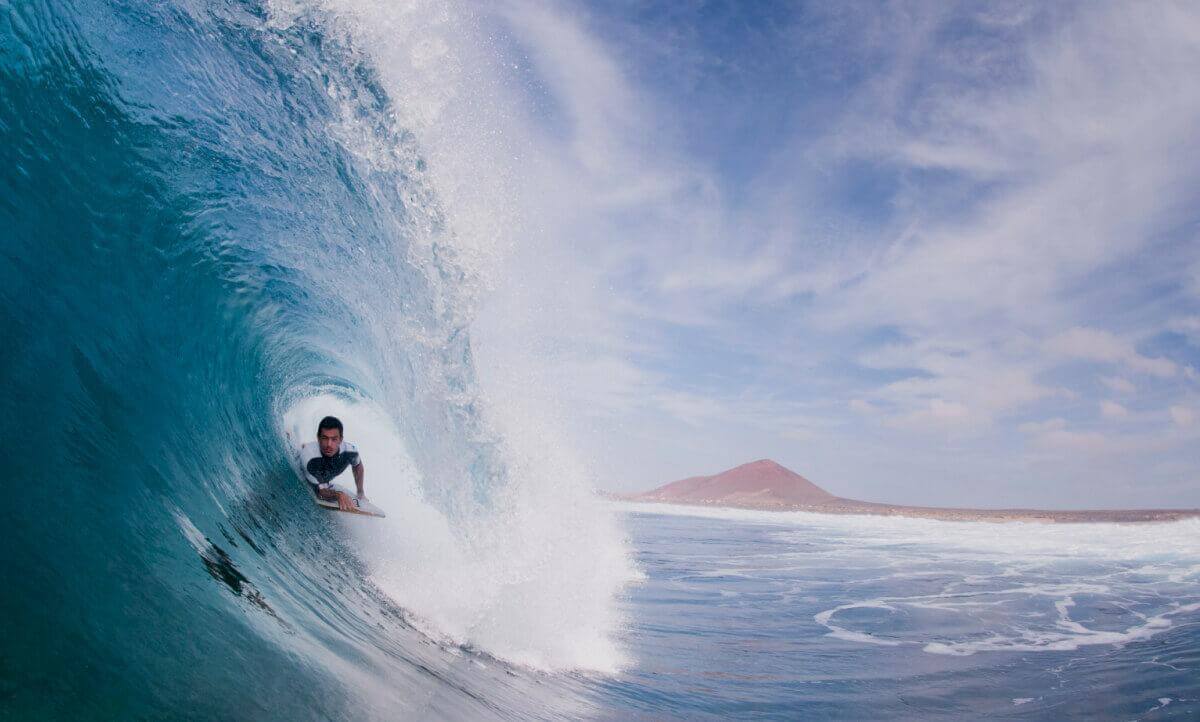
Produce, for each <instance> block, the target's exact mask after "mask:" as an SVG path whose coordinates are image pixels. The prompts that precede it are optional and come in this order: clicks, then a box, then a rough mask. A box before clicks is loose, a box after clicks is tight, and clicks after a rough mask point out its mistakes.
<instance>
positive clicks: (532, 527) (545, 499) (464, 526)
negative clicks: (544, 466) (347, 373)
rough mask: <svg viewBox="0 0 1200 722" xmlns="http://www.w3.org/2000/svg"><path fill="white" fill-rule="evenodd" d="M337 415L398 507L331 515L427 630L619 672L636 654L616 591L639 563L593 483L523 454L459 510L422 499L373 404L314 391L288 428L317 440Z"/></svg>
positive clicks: (521, 655)
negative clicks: (478, 502) (320, 424)
mask: <svg viewBox="0 0 1200 722" xmlns="http://www.w3.org/2000/svg"><path fill="white" fill-rule="evenodd" d="M327 414H332V415H335V416H337V417H339V418H340V419H341V420H342V422H343V423H344V424H345V427H346V439H347V440H349V441H353V442H354V443H355V444H357V445H358V448H359V450H360V452H361V453H362V456H363V463H364V465H365V468H366V484H365V491H366V494H367V496H368V497H369V498H370V499H371V500H372V501H373V502H374V503H376V504H378V505H379V506H381V507H382V508H383V509H384V510H385V511H386V512H387V514H388V517H387V518H386V519H360V518H357V517H354V516H352V515H349V514H340V515H329V517H330V518H328V523H330V524H340V525H342V526H343V527H344V528H345V529H346V531H347V532H348V533H349V534H350V535H351V539H352V542H353V544H354V545H355V546H357V550H358V553H359V555H360V557H361V558H362V560H363V561H364V562H365V563H366V564H367V567H368V569H369V570H370V573H371V580H372V581H373V582H374V583H375V584H376V585H377V586H378V587H379V588H380V589H382V590H383V591H384V592H385V593H387V594H388V595H389V596H390V597H391V598H393V599H394V600H395V601H396V602H397V603H398V604H399V605H400V606H402V607H404V608H405V609H407V610H408V611H409V612H411V613H412V614H413V615H414V616H415V620H416V621H417V622H418V623H419V624H421V625H422V626H423V627H424V628H425V631H426V632H428V633H430V634H432V635H434V636H439V637H444V638H447V639H449V640H452V641H453V642H455V643H456V644H462V645H469V646H472V647H475V648H479V649H482V650H484V651H486V652H488V653H490V654H493V655H495V656H497V657H500V658H503V659H506V660H508V661H511V662H516V663H518V664H523V665H527V666H531V667H535V668H539V669H587V670H597V671H602V672H614V671H616V670H618V669H619V668H620V667H621V666H622V665H623V664H625V663H626V661H627V660H626V656H625V654H624V652H623V651H622V650H621V649H620V648H619V647H618V645H617V643H616V642H615V635H616V633H617V631H618V630H619V629H620V628H622V626H623V624H624V620H623V618H622V617H621V615H620V612H619V609H618V606H617V604H616V603H615V601H616V600H615V594H616V592H617V591H619V590H620V589H621V588H622V587H623V586H624V585H625V584H627V583H628V582H630V581H632V579H633V578H634V574H635V572H634V570H633V568H632V567H631V565H630V564H629V561H628V558H627V556H626V554H625V548H624V546H623V545H622V544H621V543H620V536H619V529H618V527H617V526H616V524H615V522H614V521H613V519H612V516H611V514H610V513H609V512H608V510H606V509H605V508H603V506H602V505H601V504H599V503H598V502H597V501H596V500H595V499H593V498H592V496H591V495H590V493H588V492H587V490H586V489H576V488H573V487H571V486H569V485H565V484H557V483H549V484H546V483H538V481H539V479H538V477H536V476H533V475H534V474H536V473H537V472H536V470H534V471H529V469H530V467H529V466H522V465H520V464H515V465H514V467H513V469H514V470H513V472H512V473H513V478H512V479H511V480H510V483H509V484H508V485H507V486H506V487H505V489H504V493H503V494H501V495H500V496H499V497H498V498H497V499H496V502H497V503H496V506H495V508H494V509H493V510H492V511H491V512H489V513H486V514H480V515H478V516H472V517H468V518H462V519H450V518H447V517H446V516H445V515H444V514H443V513H442V512H440V511H439V510H438V509H437V508H435V507H434V506H432V505H430V504H428V503H426V502H425V501H424V500H423V498H422V492H421V488H422V487H421V483H420V481H421V480H420V477H419V472H418V471H417V469H416V466H415V465H414V464H413V462H412V460H411V458H410V457H409V455H408V454H407V453H406V451H405V448H404V445H403V443H402V442H401V440H400V436H399V432H398V431H397V429H396V428H395V426H394V425H393V424H392V422H391V421H390V420H389V419H388V418H387V416H386V415H385V414H383V413H382V412H380V411H379V410H378V409H377V408H375V407H373V406H372V405H371V404H367V403H355V402H351V401H346V400H344V399H340V398H336V397H331V396H323V397H317V398H310V399H307V400H304V401H302V402H300V403H299V404H297V406H296V407H294V408H293V409H292V410H291V411H289V412H288V413H287V414H286V416H285V419H284V427H285V429H286V430H287V431H289V432H290V433H291V434H292V436H293V437H295V438H300V439H303V438H306V437H310V436H311V437H314V438H315V430H316V424H317V421H318V420H319V419H320V418H321V417H322V416H325V415H327ZM524 473H528V474H530V475H529V476H525V475H523V474H524ZM347 474H348V472H347ZM541 481H543V482H544V481H546V480H545V478H544V477H543V478H542V479H541ZM551 481H554V480H551ZM446 483H450V480H447V481H446ZM347 485H350V486H352V484H347ZM296 493H297V494H300V493H303V490H302V489H301V487H300V486H299V482H297V486H296Z"/></svg>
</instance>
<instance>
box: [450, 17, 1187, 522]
mask: <svg viewBox="0 0 1200 722" xmlns="http://www.w3.org/2000/svg"><path fill="white" fill-rule="evenodd" d="M479 12H480V13H481V14H480V15H479V17H478V18H477V21H478V23H479V27H481V28H482V29H483V34H484V36H486V38H487V41H486V43H485V44H486V48H485V49H484V50H483V51H481V52H486V53H487V54H489V55H490V56H492V57H500V58H502V59H503V60H502V61H500V62H498V63H497V67H500V68H501V69H502V70H503V73H504V78H503V84H504V101H503V102H501V103H500V105H501V106H503V107H504V108H505V110H504V112H503V115H504V116H505V121H504V127H503V129H502V131H503V132H500V133H499V136H501V137H500V139H499V140H497V141H496V142H497V144H498V145H499V146H502V147H503V148H504V152H505V153H508V152H509V151H510V150H511V151H512V152H511V157H512V158H513V159H514V160H513V163H514V166H513V168H510V169H509V171H508V172H507V173H506V174H504V178H503V183H504V184H505V185H506V186H508V187H511V188H510V190H511V197H512V198H513V200H512V204H513V205H514V206H515V207H517V209H516V210H515V211H514V212H513V216H514V217H520V218H521V219H522V220H521V223H520V228H521V233H520V234H519V237H517V238H515V239H514V240H513V241H512V242H511V246H512V247H511V248H510V249H509V251H508V255H507V256H506V258H507V260H505V261H504V262H503V271H502V272H497V273H496V274H494V277H492V278H491V279H490V280H489V284H490V288H491V290H490V292H489V294H488V295H487V297H486V298H485V299H484V300H483V301H482V302H481V304H480V310H479V315H478V319H477V320H476V322H475V328H474V329H473V333H474V339H475V349H476V355H477V362H478V366H479V371H480V376H481V379H482V380H483V383H484V386H485V388H488V389H489V390H490V393H492V394H493V396H494V397H495V398H497V399H507V400H508V401H512V400H513V399H516V398H520V399H521V400H522V401H524V402H528V403H529V404H530V406H529V408H533V405H535V402H536V405H537V407H538V409H539V410H538V411H537V413H540V414H543V415H546V416H548V417H551V418H553V420H554V423H553V426H554V429H555V433H556V434H559V435H560V436H561V437H562V438H564V439H566V440H567V442H568V443H570V444H571V445H572V446H573V448H575V449H576V450H577V452H578V454H579V455H580V456H581V457H582V458H583V459H585V460H586V462H587V464H588V466H589V468H590V469H591V470H592V473H593V475H594V478H595V483H596V485H597V486H599V487H601V488H604V489H609V490H616V491H629V490H640V489H647V488H650V487H653V486H657V485H659V484H663V483H666V482H669V481H672V480H676V479H680V478H684V477H687V476H692V475H697V474H712V473H716V472H718V471H721V470H723V469H727V468H730V467H733V466H735V465H738V464H740V463H744V462H748V461H753V460H756V459H760V458H772V459H775V460H776V461H778V462H780V463H781V464H783V465H785V466H787V467H789V468H791V469H793V470H795V471H797V472H799V473H801V474H803V475H804V476H806V477H807V478H809V479H810V480H812V481H813V482H815V483H817V484H818V485H820V486H822V487H824V488H826V489H828V490H829V491H831V492H833V493H835V494H839V495H842V496H847V497H851V498H859V499H867V500H873V501H885V502H897V503H912V504H932V505H976V506H993V507H996V506H1042V507H1051V508H1066V507H1090V508H1099V507H1125V506H1143V507H1145V506H1164V507H1180V506H1200V376H1198V370H1200V182H1198V181H1200V83H1196V82H1195V75H1196V72H1197V68H1200V6H1197V5H1196V4H1194V3H1187V2H1180V3H1171V2H1157V3H1132V2H1130V3H1109V2H1103V3H1097V2H1085V3H1068V2H1064V3H1052V4H1048V3H1038V2H995V3H977V2H970V3H961V4H960V3H954V2H942V1H938V2H892V3H884V2H881V3H811V4H806V3H772V2H754V3H744V2H683V1H680V2H635V1H634V0H608V1H606V2H591V3H579V2H569V1H568V2H560V3H541V2H521V1H519V0H507V1H506V2H502V3H497V4H495V5H494V6H489V9H487V10H480V11H479ZM485 170H486V169H485Z"/></svg>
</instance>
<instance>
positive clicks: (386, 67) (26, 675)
mask: <svg viewBox="0 0 1200 722" xmlns="http://www.w3.org/2000/svg"><path fill="white" fill-rule="evenodd" d="M502 45H503V43H502V42H500V41H498V40H496V39H495V38H493V37H492V36H490V35H488V34H487V32H485V29H483V28H482V27H481V26H480V25H479V24H478V18H477V17H476V13H475V12H474V9H473V6H472V5H470V4H463V5H459V4H455V3H449V2H421V1H419V0H412V1H411V2H406V3H394V2H383V1H381V2H369V1H368V0H326V1H316V0H314V1H312V2H302V1H299V0H276V1H270V2H254V1H248V0H247V1H243V0H227V1H223V2H211V1H204V2H201V1H199V0H178V1H177V2H166V3H164V2H143V1H139V0H131V1H126V0H122V1H121V2H116V1H115V0H21V1H20V2H13V1H10V0H0V101H2V102H0V140H2V141H3V142H0V328H2V329H3V331H2V333H3V343H4V347H3V353H0V378H2V379H3V381H4V383H3V385H2V386H0V419H3V420H4V428H5V431H6V434H5V441H6V445H7V448H6V451H7V458H8V459H9V462H10V467H9V468H10V469H11V471H10V473H11V474H12V475H13V476H14V478H13V483H12V484H11V485H10V497H9V503H7V504H5V505H3V507H2V508H0V532H2V534H3V538H4V540H5V546H4V554H3V562H2V564H3V567H2V568H3V578H2V581H3V585H2V587H0V616H2V618H3V619H4V625H3V632H2V635H0V719H5V720H8V719H13V720H24V719H38V720H40V719H106V720H107V719H205V720H208V719H239V720H274V719H287V720H329V719H338V720H340V719H347V720H358V719H365V720H375V719H378V720H391V719H497V718H498V719H578V718H588V717H598V718H608V719H624V718H639V717H640V718H649V719H662V718H667V719H670V718H694V717H723V716H756V715H757V716H763V717H773V718H795V717H801V716H806V715H807V716H825V717H841V718H852V719H861V718H886V717H892V718H925V717H930V716H936V715H938V714H945V715H947V716H957V717H962V716H978V715H981V714H984V713H988V714H991V713H994V714H996V715H997V716H1003V715H1015V716H1030V717H1041V718H1058V717H1062V716H1067V715H1076V716H1086V715H1098V716H1113V717H1121V718H1126V717H1129V718H1132V717H1138V716H1145V717H1147V718H1153V717H1156V716H1157V717H1170V716H1181V717H1188V716H1195V715H1196V714H1197V707H1196V704H1197V703H1196V701H1195V698H1196V697H1198V696H1200V693H1198V692H1197V689H1196V682H1195V680H1196V678H1197V674H1196V669H1197V649H1198V646H1200V645H1198V644H1197V631H1196V630H1197V626H1196V623H1197V608H1196V604H1197V603H1200V597H1198V596H1197V594H1198V592H1197V590H1198V587H1200V579H1198V577H1197V565H1200V552H1198V550H1197V546H1198V541H1197V538H1198V537H1200V533H1198V529H1197V527H1196V525H1195V524H1194V523H1181V524H1176V525H1169V526H1156V527H1137V528H1133V527H1119V528H1118V527H1106V528H1090V527H1079V528H1071V529H1066V528H1063V529H1059V528H1048V527H1039V528H1027V527H1021V526H1016V525H1014V526H1006V527H997V526H991V525H940V524H939V523H936V522H911V523H909V522H902V521H897V520H883V519H873V520H855V519H852V518H848V517H847V518H832V519H829V518H820V517H794V516H789V515H778V516H770V517H760V516H755V515H752V514H751V515H745V514H725V515H722V514H709V515H707V516H704V515H700V516H697V513H698V512H696V511H694V510H689V511H687V512H686V513H682V514H681V513H668V511H669V510H667V509H665V508H658V507H656V508H653V509H651V508H630V507H625V506H619V505H618V506H614V505H612V504H609V503H607V502H604V501H602V500H600V499H598V498H597V497H596V496H595V495H594V494H593V493H592V491H591V489H592V487H593V486H594V484H595V482H596V480H595V479H594V478H593V477H592V476H591V475H590V472H589V471H588V468H589V467H588V466H587V465H586V464H582V463H579V462H578V461H577V460H575V459H574V457H573V456H572V455H571V453H570V451H569V449H568V448H566V446H564V445H562V444H559V443H556V442H555V437H554V434H553V429H552V428H548V426H552V425H547V424H540V425H539V423H538V422H536V421H533V420H530V419H529V418H528V415H527V414H525V413H524V412H523V410H522V411H521V412H514V411H513V407H512V406H510V405H509V404H507V403H506V402H505V400H504V399H503V398H499V397H491V396H489V395H488V394H486V393H484V392H483V391H482V390H481V384H480V383H479V382H478V380H477V369H476V361H475V351H474V348H473V345H472V337H471V330H472V322H473V321H474V320H475V319H476V318H477V316H478V314H479V308H480V305H481V304H483V303H486V299H487V297H488V289H489V288H491V287H493V286H494V285H495V284H496V283H497V280H498V279H497V278H496V274H498V273H503V269H504V268H505V265H504V263H503V260H504V258H505V254H506V253H507V252H508V251H509V249H511V248H512V247H513V246H514V245H515V244H519V243H520V242H521V233H522V227H523V226H522V222H523V221H522V212H521V208H522V200H521V198H520V197H519V196H520V193H519V191H517V190H514V189H517V188H519V187H520V183H519V182H518V181H519V176H520V173H521V172H522V168H521V166H520V163H519V162H515V163H514V161H513V160H512V159H513V158H514V157H516V158H520V153H519V152H517V151H519V150H520V147H519V146H520V142H519V135H517V134H514V133H513V132H512V128H511V127H509V126H508V125H506V123H509V122H511V120H512V118H514V117H517V115H518V113H517V111H518V110H519V108H518V109H514V108H513V107H512V98H513V97H517V96H513V95H511V94H508V93H506V92H504V87H503V86H502V85H501V84H497V82H496V81H495V77H497V76H495V74H494V73H493V72H492V71H494V70H495V69H496V66H497V63H498V62H500V61H499V60H497V58H502V57H504V52H505V51H506V49H505V48H504V47H501V46H502ZM327 413H334V414H337V415H339V416H340V417H341V418H342V419H343V421H344V422H345V423H346V429H347V437H348V438H350V439H351V440H353V441H355V442H356V443H358V445H359V447H360V449H361V450H362V452H363V458H364V461H365V464H366V466H367V491H368V494H369V495H370V496H371V498H372V499H373V500H374V501H375V502H376V503H378V504H379V505H381V506H383V507H384V508H385V509H387V510H388V512H389V517H388V518H387V519H386V520H382V521H380V520H366V519H356V518H352V517H348V516H347V515H331V514H328V513H326V512H323V511H321V510H319V509H316V508H315V507H314V506H313V505H312V504H311V502H310V501H309V499H308V497H307V494H306V493H305V492H304V491H303V489H302V488H301V487H300V482H299V481H298V479H297V478H296V476H295V474H294V473H293V471H292V468H291V456H292V454H293V453H294V450H295V443H296V440H302V439H304V438H306V437H307V436H309V435H311V434H312V433H313V431H314V427H315V424H316V421H317V419H318V418H319V417H321V416H323V415H325V414H327Z"/></svg>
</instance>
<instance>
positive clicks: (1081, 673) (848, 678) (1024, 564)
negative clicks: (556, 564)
mask: <svg viewBox="0 0 1200 722" xmlns="http://www.w3.org/2000/svg"><path fill="white" fill-rule="evenodd" d="M622 509H624V510H625V514H626V518H627V521H628V523H629V526H630V529H631V533H632V536H633V540H634V544H635V547H636V549H637V557H638V560H639V563H640V564H641V565H642V567H643V569H644V570H645V572H646V574H647V579H646V581H645V583H643V584H641V585H639V586H637V587H636V588H635V589H634V591H633V592H632V594H631V595H630V598H629V600H628V605H629V609H630V613H631V619H632V623H631V626H630V628H629V632H628V639H629V643H630V645H631V652H632V654H633V656H634V657H635V658H636V659H637V660H638V661H637V663H636V665H635V666H633V667H631V668H630V669H628V670H627V671H626V672H625V673H623V674H622V675H619V676H617V677H613V678H610V679H608V680H607V681H605V682H604V683H603V684H602V685H601V689H602V690H603V697H604V699H605V700H607V702H608V703H609V704H611V705H613V706H614V707H615V708H616V710H617V711H618V712H617V713H616V714H614V716H615V717H625V716H628V717H639V716H640V717H643V718H647V719H661V718H675V719H689V718H703V717H732V718H741V719H852V720H857V719H936V718H942V719H978V718H1002V719H1009V718H1016V719H1196V718H1197V717H1198V716H1200V520H1189V521H1183V522H1176V523H1171V524H1162V525H1156V524H1149V525H1111V524H1080V525H1039V524H985V523H959V522H954V523H952V522H941V521H932V520H924V519H897V518H883V517H867V516H833V515H818V514H803V513H776V512H753V511H738V510H718V509H704V508H687V507H673V506H659V505H649V504H638V505H622ZM610 711H611V710H610Z"/></svg>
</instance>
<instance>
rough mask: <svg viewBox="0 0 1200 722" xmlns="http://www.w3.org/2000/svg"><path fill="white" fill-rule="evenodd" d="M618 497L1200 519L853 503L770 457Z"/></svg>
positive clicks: (1177, 513)
mask: <svg viewBox="0 0 1200 722" xmlns="http://www.w3.org/2000/svg"><path fill="white" fill-rule="evenodd" d="M618 498H623V499H629V500H633V501H658V502H668V503H675V504H703V505H706V506H733V507H743V508H747V509H771V510H785V509H792V510H800V511H812V512H819V513H822V514H877V515H884V516H910V517H921V518H926V519H942V520H946V521H1025V522H1142V521H1177V520H1179V519H1187V518H1191V517H1200V509H1097V510H1046V509H952V508H944V507H928V506H903V505H899V504H880V503H876V502H870V501H856V500H854V499H843V498H841V497H837V496H834V495H833V494H830V493H829V492H827V491H825V490H824V489H822V488H821V487H819V486H817V485H816V484H814V483H812V482H811V481H809V480H808V479H805V478H804V477H803V476H800V475H799V474H797V473H796V472H794V471H791V470H790V469H785V468H783V467H782V466H780V465H779V464H776V463H775V462H774V461H771V460H770V459H762V460H759V461H754V462H751V463H749V464H742V465H741V466H738V467H735V468H733V469H730V470H729V471H723V472H721V473H720V474H716V475H714V476H693V477H692V478H690V479H683V480H681V481H674V482H671V483H670V484H667V485H665V486H660V487H658V488H657V489H652V490H651V491H647V492H646V493H644V494H635V495H632V496H621V497H618Z"/></svg>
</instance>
